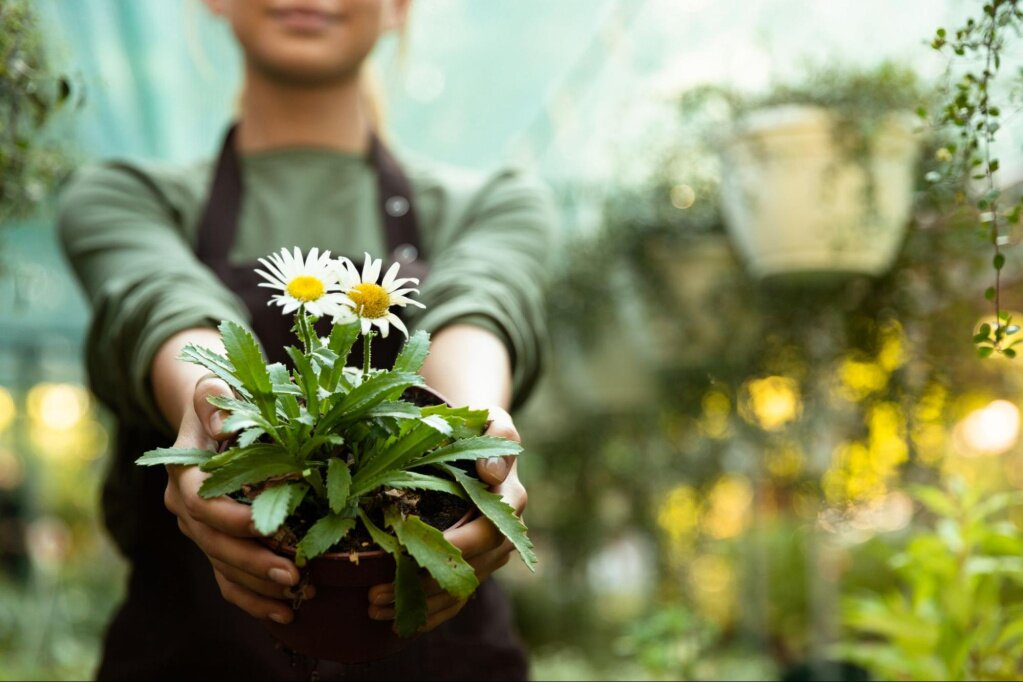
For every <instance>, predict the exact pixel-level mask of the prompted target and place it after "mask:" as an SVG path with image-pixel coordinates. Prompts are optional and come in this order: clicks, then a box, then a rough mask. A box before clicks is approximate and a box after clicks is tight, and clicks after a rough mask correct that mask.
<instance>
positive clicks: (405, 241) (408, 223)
mask: <svg viewBox="0 0 1023 682" xmlns="http://www.w3.org/2000/svg"><path fill="white" fill-rule="evenodd" d="M237 131H238V125H237V124H234V125H232V126H231V128H230V129H229V130H228V131H227V135H226V136H225V137H224V142H223V144H222V145H221V148H220V155H219V156H218V157H217V165H216V168H215V170H214V175H213V183H212V185H211V187H210V194H209V198H208V200H207V201H206V208H205V209H204V211H203V215H202V219H201V222H200V223H199V234H198V238H197V244H196V255H197V256H199V260H201V261H202V262H204V263H207V264H210V265H215V264H218V263H226V262H227V260H228V254H229V253H230V251H231V246H232V245H233V244H234V241H235V237H236V235H237V233H238V220H239V216H240V213H241V200H242V177H241V166H240V164H239V162H238V155H237V153H236V151H235V139H236V137H237ZM369 160H370V162H371V163H372V164H373V167H374V170H375V171H376V176H377V195H378V196H377V201H378V203H379V206H380V216H381V219H382V221H383V226H384V235H385V237H386V239H387V246H388V248H389V249H390V251H391V257H392V258H393V259H394V260H396V261H398V262H399V263H401V264H402V266H403V268H404V269H405V270H406V271H409V270H412V271H414V272H410V274H411V275H412V276H420V277H421V276H423V275H425V263H424V262H423V259H421V258H420V255H421V250H422V248H421V242H420V237H419V223H418V221H417V219H416V212H415V208H414V206H413V203H412V187H411V185H410V184H409V180H408V177H407V176H406V175H405V173H404V171H403V170H402V169H401V165H400V164H399V163H398V161H397V159H395V158H394V156H393V155H392V154H391V153H390V151H389V150H388V149H387V147H386V146H384V144H383V142H382V141H381V140H380V137H379V136H378V135H377V134H376V133H371V135H370V143H369Z"/></svg>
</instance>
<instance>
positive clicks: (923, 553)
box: [834, 479, 1023, 680]
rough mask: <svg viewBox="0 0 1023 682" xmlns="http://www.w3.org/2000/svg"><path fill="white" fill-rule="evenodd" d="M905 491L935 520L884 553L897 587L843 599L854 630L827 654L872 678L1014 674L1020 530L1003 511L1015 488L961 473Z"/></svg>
mask: <svg viewBox="0 0 1023 682" xmlns="http://www.w3.org/2000/svg"><path fill="white" fill-rule="evenodd" d="M912 490H913V494H914V496H915V497H916V498H917V499H918V500H920V502H922V503H923V504H924V505H925V506H926V507H927V509H928V510H930V512H931V513H932V517H933V518H932V519H931V520H930V521H929V522H927V523H926V524H925V525H922V526H921V527H919V528H918V529H916V530H915V532H914V533H913V534H912V535H911V537H910V539H909V541H908V543H907V544H906V546H905V549H904V550H903V551H901V552H899V553H897V554H895V555H894V556H892V557H891V558H890V559H889V561H888V564H889V566H890V568H891V570H892V571H893V573H894V575H895V576H896V577H897V584H896V585H894V586H885V588H884V589H878V590H875V591H873V592H872V593H867V594H863V595H850V596H848V597H846V599H845V600H844V603H843V608H842V611H843V613H842V618H843V622H844V623H845V624H846V626H847V627H848V629H849V630H850V633H851V634H853V635H858V638H857V639H855V640H854V639H849V640H848V641H846V642H843V643H841V644H839V645H836V646H835V647H834V651H835V654H836V655H837V656H840V657H842V658H845V659H848V660H851V661H855V662H856V663H858V664H860V665H862V666H864V667H865V668H867V669H869V670H870V671H871V672H872V673H873V674H874V675H875V676H876V677H877V678H878V679H915V680H1016V679H1019V673H1020V665H1021V662H1023V531H1021V530H1020V527H1019V525H1018V524H1016V523H1013V522H1012V521H1011V520H1010V519H1009V518H1008V512H1009V510H1010V509H1012V508H1015V507H1018V506H1019V505H1020V503H1021V502H1023V493H1020V492H997V493H994V494H989V493H988V492H987V491H985V490H983V489H982V488H980V487H976V486H974V487H971V486H967V485H966V483H965V482H963V481H962V480H961V479H954V480H953V481H952V483H951V484H950V485H949V487H948V489H947V490H943V489H941V488H938V487H932V486H916V487H914V488H913V489H912Z"/></svg>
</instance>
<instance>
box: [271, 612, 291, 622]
mask: <svg viewBox="0 0 1023 682" xmlns="http://www.w3.org/2000/svg"><path fill="white" fill-rule="evenodd" d="M270 620H272V621H273V622H275V623H280V624H281V625H287V624H288V623H290V622H291V620H290V619H289V618H288V617H287V616H285V615H284V614H283V613H271V614H270Z"/></svg>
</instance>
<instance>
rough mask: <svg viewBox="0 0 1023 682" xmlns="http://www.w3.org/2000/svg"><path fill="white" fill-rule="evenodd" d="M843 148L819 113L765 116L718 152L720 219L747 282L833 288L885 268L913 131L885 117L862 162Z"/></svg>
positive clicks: (894, 240)
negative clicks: (826, 282)
mask: <svg viewBox="0 0 1023 682" xmlns="http://www.w3.org/2000/svg"><path fill="white" fill-rule="evenodd" d="M843 142H848V140H843V139H842V137H841V133H840V130H839V129H838V128H836V127H835V124H834V118H833V117H832V115H831V113H830V112H829V111H828V110H827V109H824V108H821V107H813V106H778V107H768V108H764V109H761V110H758V111H756V112H754V113H753V114H751V115H749V116H747V117H746V118H745V119H744V120H743V121H742V123H740V124H739V125H738V126H737V128H736V130H735V132H734V134H733V136H732V138H731V140H730V142H729V143H728V144H727V145H726V146H725V152H724V163H723V166H722V186H721V194H722V210H723V213H724V217H725V222H726V226H727V228H728V231H729V234H730V235H731V237H732V239H733V240H734V242H735V245H736V248H737V250H738V251H739V253H740V255H741V256H742V258H743V260H744V261H745V263H746V265H747V267H748V269H749V270H750V272H751V274H752V275H753V276H754V277H756V278H758V279H761V280H763V279H767V278H790V279H792V278H795V279H799V278H800V277H813V276H819V275H825V276H826V277H828V276H830V277H831V278H832V279H840V278H841V277H842V276H843V275H870V276H877V275H880V274H883V273H884V272H886V271H887V270H888V269H889V268H890V267H891V265H892V263H893V261H894V259H895V256H896V254H897V252H898V249H899V246H900V245H901V243H902V240H903V237H904V235H905V232H906V228H907V226H908V222H909V218H910V210H911V207H912V197H913V185H914V181H913V170H914V162H915V159H916V155H917V152H918V144H917V141H916V139H915V137H914V134H913V129H912V124H911V122H910V120H909V118H908V117H906V116H901V115H895V114H893V115H891V116H889V117H888V118H886V119H885V120H884V121H883V123H882V124H881V125H880V126H879V128H878V130H876V131H875V132H874V134H873V135H871V136H870V139H869V140H868V144H867V145H866V149H865V150H864V152H863V153H861V154H852V153H850V152H848V151H846V149H845V146H844V145H843Z"/></svg>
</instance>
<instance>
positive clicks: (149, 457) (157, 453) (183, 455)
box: [135, 448, 213, 466]
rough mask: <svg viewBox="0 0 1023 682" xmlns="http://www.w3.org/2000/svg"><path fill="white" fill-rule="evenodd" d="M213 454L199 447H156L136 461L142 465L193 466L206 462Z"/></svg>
mask: <svg viewBox="0 0 1023 682" xmlns="http://www.w3.org/2000/svg"><path fill="white" fill-rule="evenodd" d="M212 456H213V452H212V451H210V450H199V449H197V448H156V449H155V450H150V451H149V452H147V453H146V454H144V455H142V456H141V457H139V458H138V459H136V460H135V463H136V464H141V465H142V466H156V465H157V464H181V465H183V466H193V465H195V464H205V463H206V462H207V461H208V460H209V459H210V457H212Z"/></svg>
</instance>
